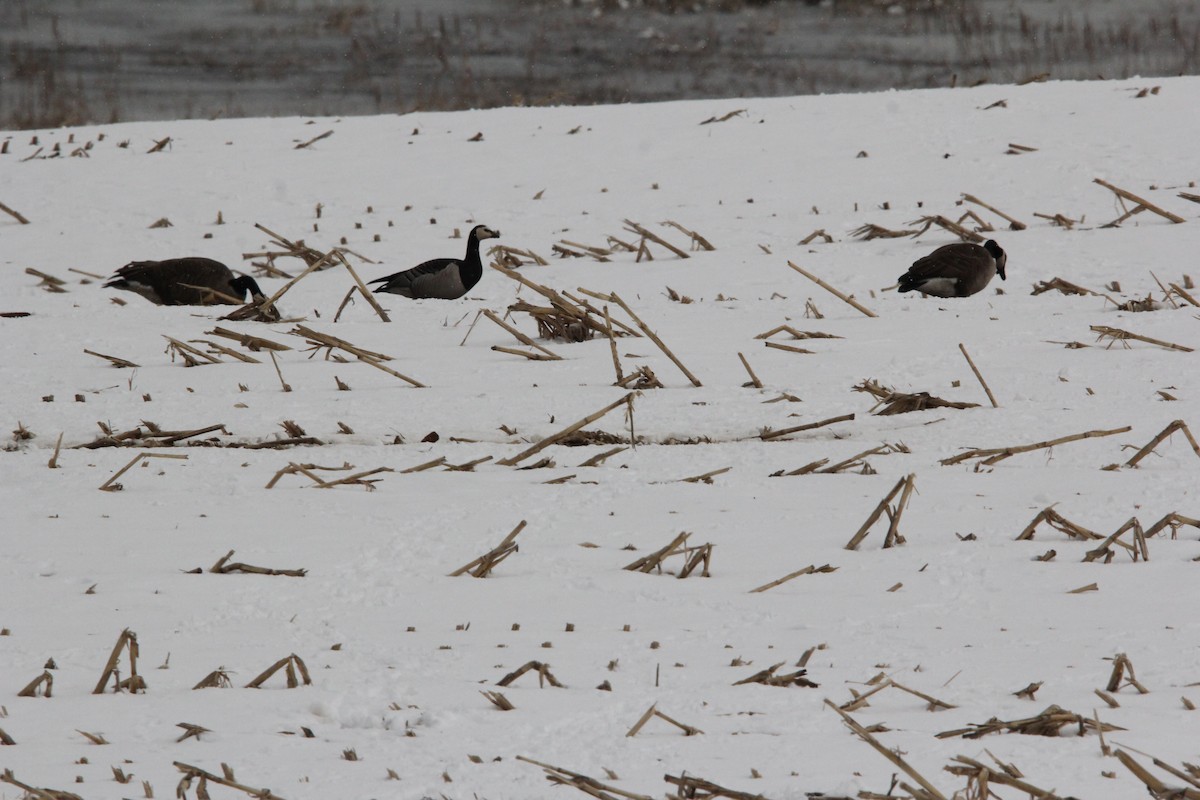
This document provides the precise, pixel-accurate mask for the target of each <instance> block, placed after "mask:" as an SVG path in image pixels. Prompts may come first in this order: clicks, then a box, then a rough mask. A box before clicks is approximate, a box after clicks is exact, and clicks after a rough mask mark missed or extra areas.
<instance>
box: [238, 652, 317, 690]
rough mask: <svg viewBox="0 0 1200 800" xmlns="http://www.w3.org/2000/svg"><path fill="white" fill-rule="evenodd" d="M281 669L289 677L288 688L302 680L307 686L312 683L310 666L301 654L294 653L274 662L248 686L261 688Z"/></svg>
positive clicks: (249, 687) (247, 686) (293, 687)
mask: <svg viewBox="0 0 1200 800" xmlns="http://www.w3.org/2000/svg"><path fill="white" fill-rule="evenodd" d="M281 669H282V670H283V671H284V675H285V676H286V677H287V688H289V689H295V688H296V687H297V686H299V685H300V681H303V682H304V685H305V686H309V685H311V684H312V678H310V677H309V675H308V667H307V666H306V665H305V663H304V661H303V660H302V659H301V658H300V656H298V655H296V654H295V653H292V654H291V655H288V656H286V657H284V658H281V659H279V660H278V661H276V662H275V663H274V664H272V665H271V666H269V667H267V668H266V669H265V670H263V671H262V672H260V673H259V674H258V676H257V677H255V678H254V680H252V681H250V682H249V683H247V684H246V688H247V689H258V688H261V687H262V685H263V684H264V683H266V681H267V680H268V679H269V678H270V677H271V676H272V675H274V674H275V673H276V672H278V671H279V670H281ZM297 670H298V671H299V678H297Z"/></svg>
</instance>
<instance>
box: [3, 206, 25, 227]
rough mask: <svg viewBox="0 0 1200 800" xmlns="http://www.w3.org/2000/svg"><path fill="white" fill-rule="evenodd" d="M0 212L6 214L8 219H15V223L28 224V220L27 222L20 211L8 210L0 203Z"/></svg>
mask: <svg viewBox="0 0 1200 800" xmlns="http://www.w3.org/2000/svg"><path fill="white" fill-rule="evenodd" d="M0 211H3V212H4V213H5V214H8V215H9V216H10V217H12V218H13V219H15V220H16V221H17V222H19V223H21V224H22V225H28V224H29V220H27V219H26V218H25V216H24V215H23V214H22V213H21V212H20V211H17V210H15V209H12V208H9V207H8V206H6V205H4V203H0Z"/></svg>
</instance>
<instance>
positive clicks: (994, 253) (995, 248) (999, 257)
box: [983, 239, 1008, 281]
mask: <svg viewBox="0 0 1200 800" xmlns="http://www.w3.org/2000/svg"><path fill="white" fill-rule="evenodd" d="M983 249H984V250H987V251H988V255H990V256H991V257H992V258H994V259H995V260H996V274H997V275H999V276H1000V280H1002V281H1006V280H1008V277H1007V276H1006V275H1005V274H1004V267H1005V265H1006V264H1007V263H1008V254H1007V253H1005V252H1004V250H1003V249H1001V247H1000V245H998V244H996V243H995V242H994V241H993V240H991V239H988V240H987V241H986V242H984V243H983Z"/></svg>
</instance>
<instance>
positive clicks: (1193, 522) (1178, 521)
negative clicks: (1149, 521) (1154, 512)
mask: <svg viewBox="0 0 1200 800" xmlns="http://www.w3.org/2000/svg"><path fill="white" fill-rule="evenodd" d="M1184 525H1190V526H1192V527H1193V528H1200V519H1192V518H1191V517H1185V516H1183V515H1182V514H1179V513H1177V512H1174V511H1173V512H1171V513H1170V514H1167V515H1166V516H1164V517H1163V518H1162V519H1160V520H1159V521H1158V522H1156V523H1154V524H1153V525H1151V526H1150V527H1149V528H1147V529H1146V534H1145V535H1146V538H1147V539H1148V538H1150V537H1151V536H1154V535H1156V534H1158V533H1159V532H1160V531H1163V530H1165V529H1167V528H1170V529H1171V538H1172V539H1175V538H1177V537H1178V535H1179V528H1180V527H1182V526H1184Z"/></svg>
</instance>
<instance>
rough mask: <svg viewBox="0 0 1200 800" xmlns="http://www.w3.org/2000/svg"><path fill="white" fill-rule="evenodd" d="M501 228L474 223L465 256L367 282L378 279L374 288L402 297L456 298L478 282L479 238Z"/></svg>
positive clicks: (489, 236) (480, 272) (496, 234)
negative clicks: (493, 228) (495, 228)
mask: <svg viewBox="0 0 1200 800" xmlns="http://www.w3.org/2000/svg"><path fill="white" fill-rule="evenodd" d="M499 236H500V231H495V230H492V229H491V228H489V227H488V226H486V225H476V226H475V227H474V228H472V229H471V235H470V236H468V237H467V255H466V257H465V258H435V259H433V260H432V261H426V262H425V263H424V264H418V265H417V266H415V267H413V268H412V269H407V270H405V271H403V272H397V273H395V274H392V275H385V276H384V277H382V278H376V279H375V280H373V281H370V283H378V284H380V286H378V287H376V289H375V291H376V292H377V293H378V292H388V293H390V294H398V295H401V296H403V297H412V298H418V299H419V298H426V297H433V298H438V299H441V300H457V299H458V298H460V297H462V296H463V295H465V294H466V293H467V292H469V291H471V289H472V288H473V287H474V286H475V284H477V283H479V279H480V278H482V277H483V263H482V262H481V261H480V260H479V242H480V241H481V240H483V239H495V238H497V237H499Z"/></svg>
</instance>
